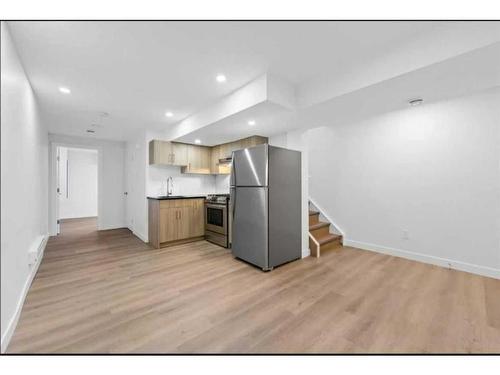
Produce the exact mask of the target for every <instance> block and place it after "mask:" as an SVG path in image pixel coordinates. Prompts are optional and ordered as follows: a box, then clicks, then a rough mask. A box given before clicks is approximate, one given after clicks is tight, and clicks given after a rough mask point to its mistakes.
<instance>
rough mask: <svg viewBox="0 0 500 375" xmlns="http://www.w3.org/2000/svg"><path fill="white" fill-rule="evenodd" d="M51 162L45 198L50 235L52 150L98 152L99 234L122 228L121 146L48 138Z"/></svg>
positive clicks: (53, 209)
mask: <svg viewBox="0 0 500 375" xmlns="http://www.w3.org/2000/svg"><path fill="white" fill-rule="evenodd" d="M49 141H50V151H51V162H50V165H49V173H50V175H51V176H52V177H53V178H51V187H50V191H51V194H49V203H50V209H49V211H50V213H49V224H50V233H51V235H53V234H55V233H56V228H55V221H56V218H57V215H56V204H55V199H56V194H55V186H54V185H53V184H54V183H55V173H54V170H53V169H54V168H53V167H54V166H55V150H56V148H57V147H58V146H65V147H72V148H85V149H95V150H97V151H98V205H97V206H98V208H97V211H98V212H97V215H98V220H97V227H98V229H99V230H105V229H114V228H124V227H126V226H127V223H126V219H125V204H126V203H125V199H126V198H125V197H126V196H125V194H124V193H125V191H126V190H125V143H124V142H115V141H105V140H100V139H95V138H86V137H74V136H66V135H60V134H49Z"/></svg>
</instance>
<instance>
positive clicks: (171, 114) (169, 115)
mask: <svg viewBox="0 0 500 375" xmlns="http://www.w3.org/2000/svg"><path fill="white" fill-rule="evenodd" d="M173 115H174V114H173V113H172V112H166V113H165V116H167V117H172V116H173Z"/></svg>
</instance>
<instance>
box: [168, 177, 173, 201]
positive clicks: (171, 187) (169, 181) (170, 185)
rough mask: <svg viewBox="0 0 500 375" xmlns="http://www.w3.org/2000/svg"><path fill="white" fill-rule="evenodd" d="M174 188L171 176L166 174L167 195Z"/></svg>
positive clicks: (170, 193)
mask: <svg viewBox="0 0 500 375" xmlns="http://www.w3.org/2000/svg"><path fill="white" fill-rule="evenodd" d="M173 190H174V179H173V178H172V176H168V178H167V196H170V195H172V192H173Z"/></svg>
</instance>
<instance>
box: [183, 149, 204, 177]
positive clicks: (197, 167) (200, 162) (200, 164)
mask: <svg viewBox="0 0 500 375" xmlns="http://www.w3.org/2000/svg"><path fill="white" fill-rule="evenodd" d="M211 156H212V155H211V150H210V147H207V146H195V145H187V166H185V167H182V170H181V171H182V173H197V174H210V164H211Z"/></svg>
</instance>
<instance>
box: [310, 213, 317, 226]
mask: <svg viewBox="0 0 500 375" xmlns="http://www.w3.org/2000/svg"><path fill="white" fill-rule="evenodd" d="M318 222H319V214H315V215H309V225H313V224H316V223H318Z"/></svg>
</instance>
